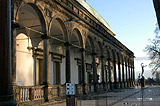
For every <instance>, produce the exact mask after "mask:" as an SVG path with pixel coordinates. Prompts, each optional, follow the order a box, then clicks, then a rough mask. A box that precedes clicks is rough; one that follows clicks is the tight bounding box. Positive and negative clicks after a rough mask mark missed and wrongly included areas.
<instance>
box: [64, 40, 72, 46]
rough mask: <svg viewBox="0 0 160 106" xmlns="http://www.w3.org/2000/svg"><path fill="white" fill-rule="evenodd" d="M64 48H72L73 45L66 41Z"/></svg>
mask: <svg viewBox="0 0 160 106" xmlns="http://www.w3.org/2000/svg"><path fill="white" fill-rule="evenodd" d="M64 46H72V44H71V43H69V42H68V41H66V42H65V43H64Z"/></svg>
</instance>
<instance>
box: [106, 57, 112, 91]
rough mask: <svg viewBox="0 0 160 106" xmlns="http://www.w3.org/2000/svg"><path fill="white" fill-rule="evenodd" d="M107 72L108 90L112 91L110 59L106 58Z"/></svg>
mask: <svg viewBox="0 0 160 106" xmlns="http://www.w3.org/2000/svg"><path fill="white" fill-rule="evenodd" d="M107 60H108V72H109V85H110V89H111V90H112V89H113V88H112V81H111V63H110V62H111V59H110V58H108V59H107Z"/></svg>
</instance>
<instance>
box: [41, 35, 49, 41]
mask: <svg viewBox="0 0 160 106" xmlns="http://www.w3.org/2000/svg"><path fill="white" fill-rule="evenodd" d="M41 39H42V40H44V39H49V36H47V34H46V33H44V34H43V35H42V36H41Z"/></svg>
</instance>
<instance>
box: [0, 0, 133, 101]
mask: <svg viewBox="0 0 160 106" xmlns="http://www.w3.org/2000/svg"><path fill="white" fill-rule="evenodd" d="M12 7H14V8H12V10H13V11H12V13H14V14H13V15H12V17H11V18H12V28H13V29H12V33H11V34H12V36H11V40H12V42H11V43H12V47H11V54H12V55H11V57H10V59H11V60H12V61H11V66H12V67H11V69H10V70H12V77H11V78H12V86H13V96H14V100H16V101H17V103H18V104H21V103H31V102H33V101H34V100H37V101H38V100H39V101H48V100H53V98H55V97H64V96H65V83H68V82H72V83H75V85H76V94H88V93H91V92H98V91H105V90H106V89H117V88H126V87H133V86H134V85H135V72H134V53H133V52H132V51H130V50H129V49H128V48H127V47H126V46H125V45H123V44H122V43H121V42H120V41H118V40H117V39H116V38H115V34H114V33H113V32H112V30H111V28H110V26H109V24H108V23H107V22H106V21H105V20H104V19H103V18H102V17H101V16H100V15H99V14H98V13H97V12H96V11H95V10H94V9H93V8H92V7H90V6H89V5H88V4H87V3H86V2H85V1H84V0H14V2H12ZM1 50H2V49H1Z"/></svg>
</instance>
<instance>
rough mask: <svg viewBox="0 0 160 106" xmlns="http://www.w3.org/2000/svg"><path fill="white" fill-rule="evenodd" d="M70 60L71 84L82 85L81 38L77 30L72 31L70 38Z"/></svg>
mask: <svg viewBox="0 0 160 106" xmlns="http://www.w3.org/2000/svg"><path fill="white" fill-rule="evenodd" d="M70 43H71V45H72V46H71V47H70V60H71V67H72V68H71V82H73V83H75V84H80V83H82V77H83V76H82V66H81V61H82V58H81V52H80V49H81V48H83V42H82V36H81V33H80V31H79V30H78V29H76V28H75V29H73V31H72V34H71V36H70Z"/></svg>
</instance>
